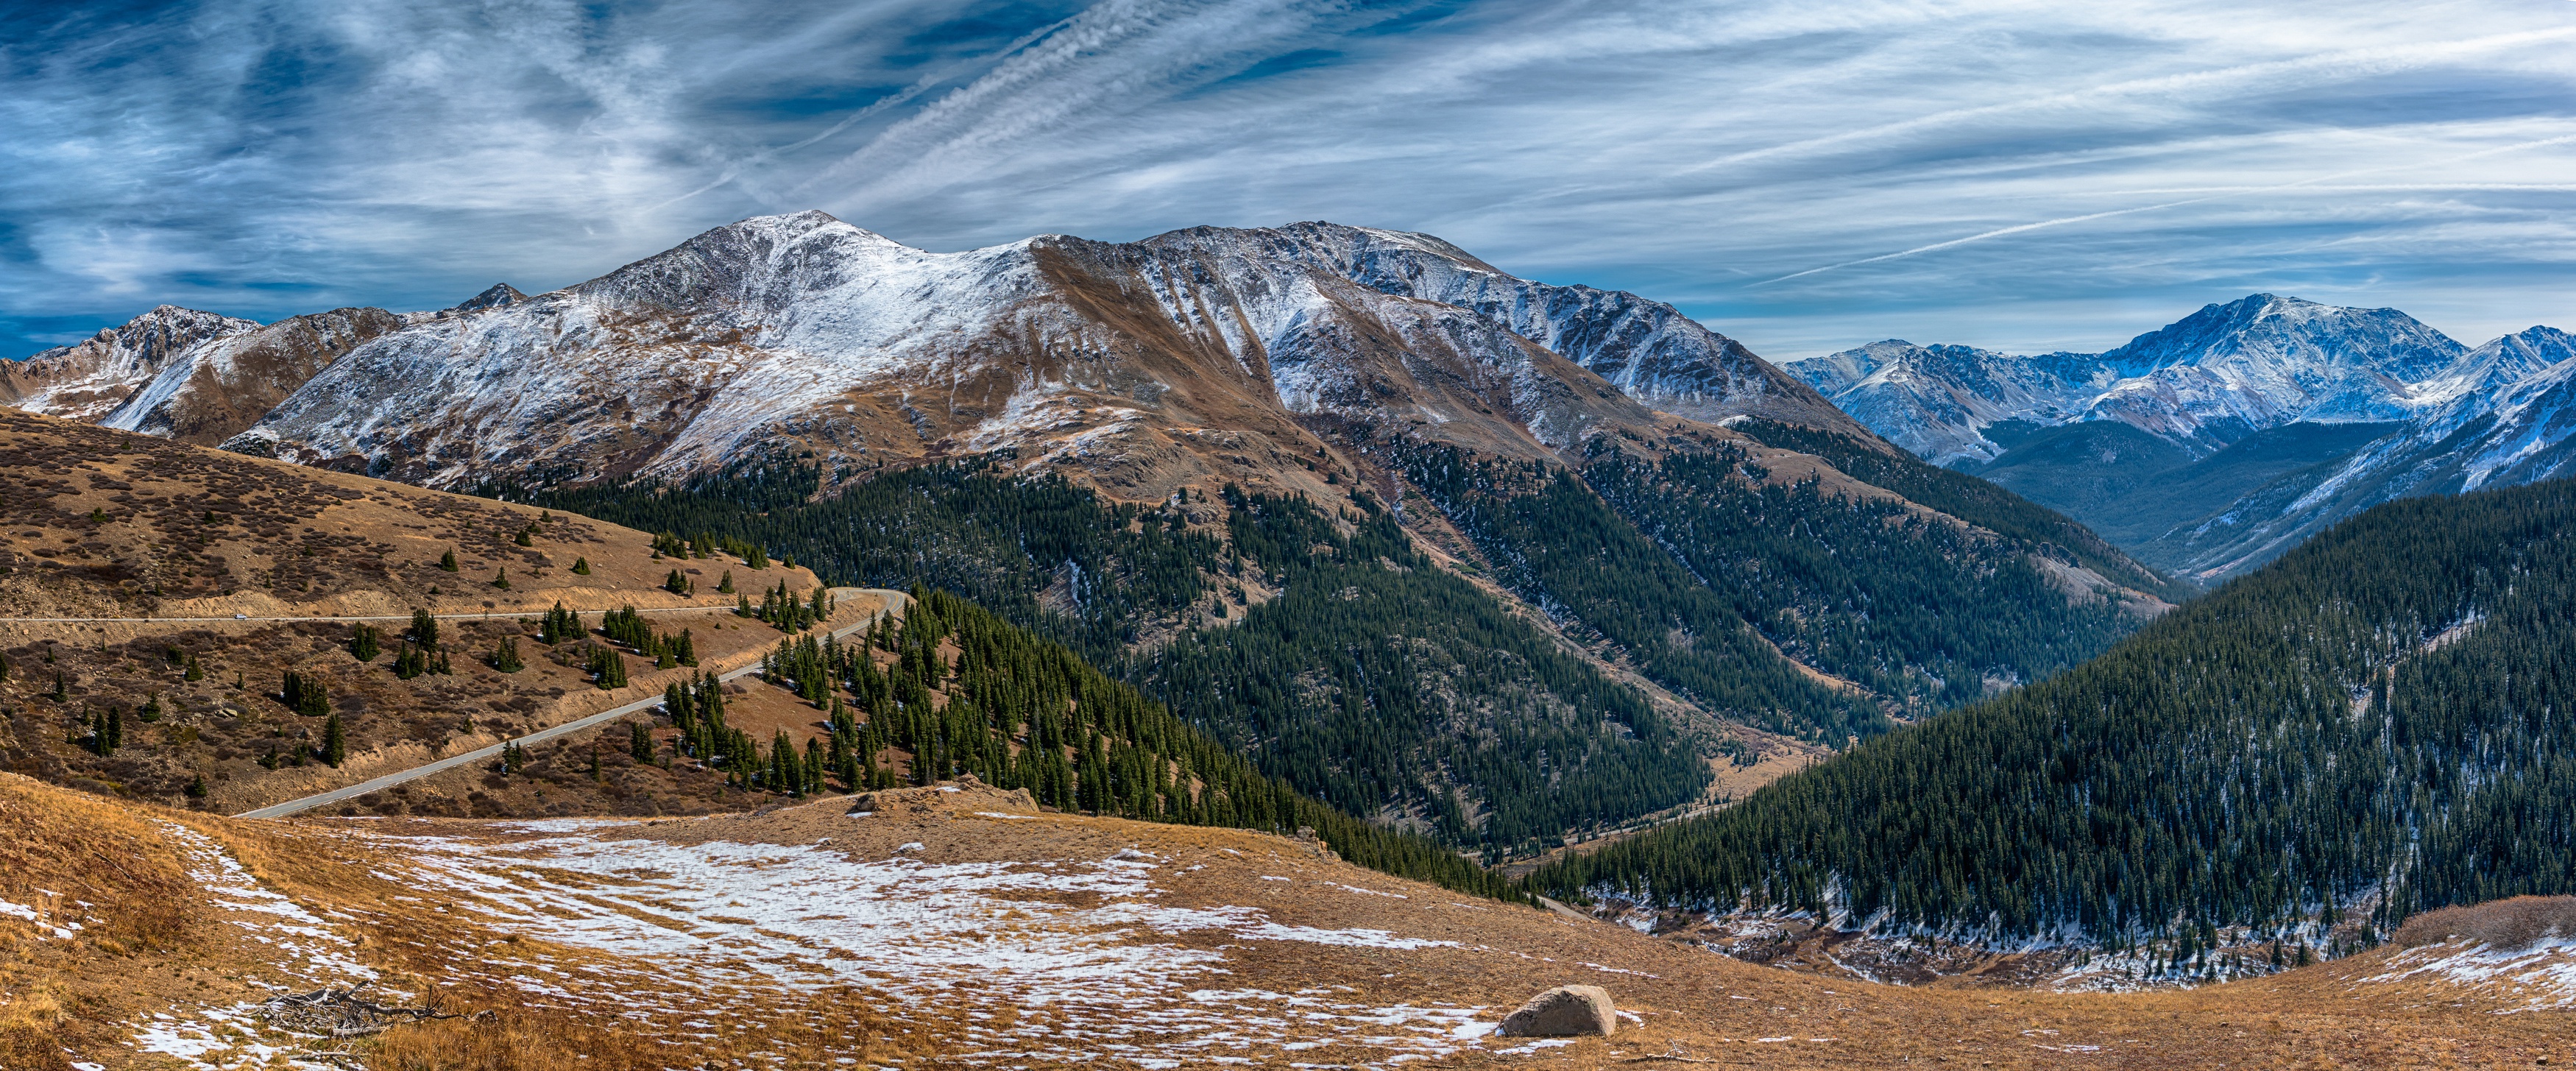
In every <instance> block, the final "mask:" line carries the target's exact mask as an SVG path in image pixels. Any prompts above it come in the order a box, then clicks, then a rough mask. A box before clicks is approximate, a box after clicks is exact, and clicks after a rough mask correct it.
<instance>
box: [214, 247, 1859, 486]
mask: <svg viewBox="0 0 2576 1071" xmlns="http://www.w3.org/2000/svg"><path fill="white" fill-rule="evenodd" d="M490 296H491V295H489V294H488V293H487V295H485V297H478V298H476V299H475V300H474V301H472V302H468V303H467V304H466V305H465V306H460V307H459V308H458V309H456V310H450V312H449V313H448V314H445V315H443V316H441V317H438V318H434V319H422V320H421V321H420V322H417V323H415V324H414V325H412V326H411V327H409V328H407V329H405V330H402V331H398V332H394V333H392V334H388V335H386V336H383V337H381V338H377V339H375V340H373V341H371V342H369V343H367V344H364V345H361V346H359V347H358V348H356V349H355V350H354V351H352V352H351V353H350V354H349V355H348V356H347V357H346V358H344V359H342V360H340V361H338V362H336V363H334V364H333V365H331V367H330V368H329V369H328V370H327V371H324V372H322V373H321V374H319V375H316V376H315V377H314V378H313V379H312V380H311V381H310V382H308V383H305V384H304V385H303V386H302V388H301V389H299V390H297V391H296V392H295V393H294V394H293V395H292V396H291V397H289V398H287V399H285V400H284V402H283V403H282V404H280V405H278V406H277V407H276V409H275V410H274V411H273V412H271V413H269V415H268V416H267V417H266V418H265V419H263V420H262V421H260V423H259V425H258V426H257V427H256V428H253V429H250V430H249V431H248V432H247V433H245V434H244V435H241V436H238V437H236V439H235V446H236V447H237V448H242V449H252V450H258V451H262V452H274V453H276V454H277V455H278V456H281V457H287V458H292V459H296V460H299V461H304V462H307V463H326V464H331V465H334V466H337V467H343V468H357V469H363V470H366V471H370V472H374V473H378V474H389V475H394V476H397V477H400V478H403V479H407V480H414V481H418V482H425V483H430V484H433V485H451V486H452V485H456V484H460V483H470V482H473V481H475V480H477V479H481V478H484V477H488V476H493V475H502V474H508V475H513V476H521V477H527V476H533V477H535V478H537V479H541V480H556V481H567V480H568V481H586V480H599V479H613V478H620V477H624V476H628V475H633V474H639V473H649V474H657V475H678V474H684V473H690V472H700V471H707V470H711V469H716V468H720V467H722V466H723V465H725V464H727V463H729V462H731V461H734V460H736V459H739V458H742V457H745V456H746V455H749V454H752V453H755V452H761V451H768V450H774V449H780V448H793V449H796V450H799V451H803V450H812V451H814V452H815V453H816V454H817V455H818V456H821V457H825V458H832V459H837V462H838V463H840V464H844V465H850V466H856V467H867V466H870V465H873V464H875V463H877V462H881V461H889V460H900V459H906V458H912V457H918V456H922V455H925V454H928V455H938V454H952V453H978V452H985V451H990V450H995V449H1001V448H1012V449H1016V450H1019V451H1020V452H1021V460H1022V462H1023V463H1024V464H1032V465H1034V464H1050V463H1062V464H1077V465H1082V466H1084V467H1085V469H1086V471H1088V472H1090V473H1091V474H1092V475H1093V476H1094V477H1095V478H1097V479H1099V480H1100V482H1101V483H1102V484H1103V485H1104V486H1105V487H1106V488H1107V489H1110V490H1113V491H1118V490H1133V491H1140V492H1145V493H1150V494H1159V493H1162V491H1161V490H1159V489H1167V488H1168V486H1169V485H1171V484H1173V483H1175V482H1177V481H1181V480H1186V479H1191V478H1195V477H1196V476H1199V475H1203V474H1205V473H1206V472H1207V471H1209V470H1210V469H1211V468H1224V467H1226V466H1227V465H1230V464H1232V465H1240V466H1246V467H1253V468H1276V467H1277V465H1278V464H1279V462H1280V461H1281V460H1282V459H1288V460H1290V461H1291V463H1293V459H1294V457H1296V456H1302V455H1307V454H1310V453H1311V452H1312V450H1313V448H1314V447H1315V445H1316V442H1315V440H1314V438H1313V434H1312V433H1311V432H1310V431H1309V430H1307V429H1306V428H1305V427H1304V424H1305V423H1311V422H1313V421H1315V420H1325V421H1348V422H1359V423H1362V424H1372V425H1376V424H1388V423H1390V422H1391V423H1393V424H1400V425H1406V426H1425V427H1430V428H1435V429H1437V430H1438V437H1443V438H1447V439H1449V440H1451V441H1456V442H1459V443H1461V444H1462V445H1472V446H1474V447H1476V448H1478V449H1481V450H1487V451H1499V452H1502V453H1505V454H1511V455H1520V456H1535V454H1537V453H1539V452H1542V451H1546V450H1551V449H1557V448H1562V447H1565V446H1568V445H1571V444H1573V443H1575V442H1577V441H1578V440H1579V439H1580V438H1581V437H1582V436H1583V435H1585V434H1586V433H1587V431H1589V430H1590V429H1592V428H1595V427H1598V426H1603V425H1604V424H1605V422H1607V424H1611V425H1642V424H1644V423H1648V422H1651V420H1652V419H1653V416H1652V414H1651V412H1650V411H1648V410H1647V409H1645V408H1644V407H1643V406H1641V405H1639V404H1638V402H1637V401H1636V400H1632V398H1631V397H1629V396H1626V395H1623V394H1622V393H1621V391H1622V390H1624V391H1626V392H1628V394H1631V395H1634V396H1635V398H1638V399H1648V400H1652V401H1653V402H1654V403H1655V404H1656V405H1658V406H1660V407H1665V408H1671V409H1675V410H1678V411H1682V412H1685V413H1689V414H1693V415H1701V416H1706V417H1711V418H1723V417H1726V416H1733V415H1738V414H1747V413H1750V414H1758V415H1763V416H1768V417H1773V418H1776V419H1781V420H1787V421H1792V422H1797V423H1803V424H1811V425H1817V426H1825V427H1833V428H1837V429H1843V430H1852V431H1858V430H1859V429H1858V427H1857V425H1853V424H1851V423H1850V422H1849V420H1848V418H1846V417H1844V416H1843V415H1842V414H1841V413H1839V412H1837V411H1835V410H1834V409H1833V407H1832V406H1831V405H1830V404H1829V403H1827V402H1826V401H1825V400H1824V399H1823V397H1822V396H1820V395H1818V394H1816V393H1815V392H1814V391H1813V390H1811V389H1809V388H1807V387H1806V386H1805V385H1804V384H1802V383H1799V382H1798V381H1796V380H1795V379H1792V378H1790V377H1788V376H1786V375H1784V374H1782V373H1780V372H1779V371H1778V370H1777V369H1774V368H1772V367H1771V366H1770V365H1768V364H1766V363H1764V362H1763V361H1762V360H1761V359H1760V358H1758V357H1755V356H1753V355H1752V354H1751V353H1749V352H1747V351H1745V350H1744V349H1743V347H1741V346H1739V345H1737V344H1736V343H1734V342H1733V341H1732V340H1730V339H1727V338H1725V337H1724V336H1722V335H1718V334H1716V333H1715V332H1712V331H1709V330H1707V329H1706V328H1703V327H1701V326H1699V325H1698V324H1696V323H1693V322H1691V321H1690V320H1688V319H1687V318H1685V317H1683V316H1681V315H1680V314H1679V313H1678V312H1676V311H1674V310H1673V309H1672V308H1671V307H1670V306H1668V305H1663V304H1661V303H1658V302H1651V301H1646V300H1644V299H1641V298H1638V297H1636V296H1634V295H1631V294H1624V293H1617V292H1609V291H1598V290H1592V289H1589V288H1583V287H1557V286H1548V285H1544V284H1539V283H1532V282H1529V281H1526V280H1521V279H1515V278H1513V277H1511V276H1508V275H1504V274H1503V273H1501V272H1499V271H1496V270H1494V269H1493V268H1492V267H1490V266H1488V265H1485V264H1484V263H1482V262H1481V261H1478V260H1476V259H1475V258H1473V257H1471V256H1468V255H1467V254H1466V253H1464V252H1462V251H1459V250H1457V249H1456V248H1455V247H1452V246H1450V245H1448V244H1447V243H1445V242H1442V241H1440V240H1438V239H1436V238H1431V237H1429V236H1425V235H1414V234H1401V233H1395V232H1387V231H1375V230H1367V229H1363V228H1355V227H1343V226H1336V225H1332V224H1322V223H1308V224H1299V225H1296V226H1294V227H1288V228H1280V229H1276V230H1222V229H1213V228H1200V229H1193V230H1188V231H1178V232H1173V233H1170V234H1166V235H1162V236H1159V237H1156V238H1152V239H1148V240H1146V241H1143V242H1138V243H1131V244H1113V243H1105V242H1094V241H1088V240H1085V239H1080V238H1072V237H1066V236H1059V235H1046V236H1041V237H1037V238H1031V239H1026V240H1023V241H1020V242H1014V243H1011V244H1009V245H1003V246H996V247H992V248H988V249H978V250H971V251H967V252H961V253H945V254H942V253H929V252H924V251H922V250H917V249H911V248H908V247H905V246H903V245H900V244H897V243H895V242H893V241H891V240H888V239H886V238H883V237H881V236H878V235H876V234H873V233H870V232H868V231H865V230H861V229H859V228H857V227H854V226H851V225H849V224H847V223H843V222H841V221H839V220H837V219H834V218H832V217H830V216H828V215H825V214H823V213H820V212H805V213H798V214H794V215H786V216H770V217H761V218H757V219H751V220H746V221H743V222H741V223H737V224H733V225H730V226H726V227H719V228H716V229H715V230H712V231H709V232H707V233H705V234H702V235H699V236H698V237H696V238H693V239H691V240H689V241H688V242H686V243H683V244H682V245H680V246H679V247H677V248H674V249H672V250H670V251H669V252H666V253H663V254H661V255H659V256H655V257H652V258H650V259H647V260H644V261H640V262H637V263H635V264H632V265H628V266H627V267H624V268H621V269H619V270H617V271H615V272H612V273H610V274H609V275H606V276H603V277H601V278H599V279H595V280H592V281H590V282H587V283H583V284H580V285H577V286H574V287H570V288H567V289H565V290H561V291H557V292H554V293H550V294H543V295H538V296H536V297H532V298H519V299H517V300H509V298H512V297H515V296H516V295H515V292H513V293H512V294H511V295H504V296H503V297H502V298H501V299H496V300H489V301H487V300H486V298H488V297H490ZM1595 373H1598V375H1596V374H1595ZM1605 377H1606V378H1607V379H1608V380H1609V382H1604V378H1605ZM1613 383H1615V384H1617V387H1616V388H1614V387H1613V386H1612V384H1613ZM1148 488H1155V489H1157V490H1150V491H1149V490H1147V489H1148Z"/></svg>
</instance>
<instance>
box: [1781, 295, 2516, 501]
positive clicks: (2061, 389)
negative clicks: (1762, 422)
mask: <svg viewBox="0 0 2576 1071" xmlns="http://www.w3.org/2000/svg"><path fill="white" fill-rule="evenodd" d="M2500 341H2501V340H2500ZM2530 362H2531V356H2530V354H2528V353H2527V352H2525V351H2521V350H2511V351H2508V350H2506V349H2503V348H2501V347H2499V344H2498V343H2489V344H2488V345H2487V346H2484V347H2480V348H2479V349H2477V350H2475V351H2472V350H2470V349H2468V348H2467V347H2465V346H2462V345H2460V344H2459V343H2458V342H2455V341H2452V340H2451V339H2450V338H2449V337H2448V336H2445V335H2443V334H2442V333H2441V332H2439V331H2436V330H2434V329H2432V328H2430V327H2427V326H2425V325H2424V324H2423V323H2421V322H2419V321H2417V320H2416V319H2415V318H2414V317H2411V316H2408V315H2406V314H2405V313H2402V312H2399V311H2397V310H2395V309H2347V308H2339V307H2336V306H2331V305H2320V304H2318V303H2316V302H2312V301H2301V300H2299V299H2297V298H2285V297H2278V296H2275V295H2272V294H2255V295H2252V296H2250V297H2245V298H2241V299H2239V300H2236V301H2233V302H2229V303H2227V304H2224V305H2208V306H2205V307H2203V308H2202V309H2201V310H2200V311H2198V312H2195V313H2193V314H2191V315H2190V316H2187V317H2184V318H2183V319H2181V320H2179V321H2177V322H2175V323H2173V324H2172V325H2170V326H2167V327H2164V328H2162V329H2160V330H2156V331H2151V332H2148V333H2146V334H2143V335H2140V336H2138V337H2137V338H2135V339H2132V340H2130V341H2129V343H2128V344H2127V345H2124V346H2121V347H2119V348H2117V349H2114V350H2111V351H2109V352H2107V353H2101V354H2080V353H2050V354H2043V355H2039V356H2030V357H2023V356H2014V355H2011V354H2004V353H1997V352H1995V351H1992V350H1980V349H1975V348H1972V347H1967V346H1916V345H1913V344H1912V343H1908V342H1903V341H1897V340H1890V341H1887V342H1879V343H1873V344H1871V345H1869V346H1864V347H1861V348H1859V349H1856V350H1846V351H1843V352H1841V353H1835V354H1828V355H1826V356H1823V357H1811V358H1806V359H1803V360H1798V361H1793V362H1790V363H1789V364H1788V365H1787V366H1786V367H1787V368H1788V369H1789V371H1790V372H1791V373H1792V374H1794V375H1797V376H1799V377H1800V378H1802V379H1805V380H1806V381H1807V382H1809V383H1811V384H1814V385H1815V386H1816V387H1818V388H1819V389H1821V390H1824V391H1825V392H1826V393H1827V395H1828V396H1829V397H1831V398H1832V399H1833V401H1834V402H1835V404H1837V405H1840V406H1842V407H1843V408H1844V411H1846V412H1849V413H1851V414H1853V415H1854V416H1855V417H1858V418H1859V419H1860V420H1861V422H1862V423H1864V424H1868V425H1869V426H1870V427H1871V429H1872V430H1874V431H1877V432H1878V433H1879V434H1880V435H1883V436H1886V437H1887V438H1888V439H1889V440H1890V441H1892V442H1898V443H1900V444H1906V445H1908V448H1909V449H1914V450H1915V452H1916V453H1918V454H1922V455H1923V456H1924V457H1926V458H1928V459H1931V460H1933V461H1934V462H1936V463H1940V464H1947V463H1950V462H1952V461H1955V460H1958V459H1961V458H1973V459H1975V460H1980V461H1983V460H1991V459H1992V458H1994V457H1995V456H1997V455H1999V454H2001V453H2002V452H2003V447H2002V446H2001V445H1999V444H1996V443H1994V442H1993V441H1991V440H1989V439H1987V438H1986V437H1985V436H1984V434H1983V432H1984V430H1985V429H1986V428H1988V427H1991V426H1992V425H1994V424H1996V423H2000V422H2002V421H2006V420H2022V421H2028V422H2030V423H2033V424H2038V425H2042V426H2046V425H2053V424H2065V423H2072V422H2077V421H2086V420H2118V421H2122V422H2124V423H2127V424H2130V425H2132V426H2135V427H2137V428H2139V429H2140V430H2143V431H2146V432H2149V433H2151V434H2154V435H2157V436H2159V437H2162V438H2165V439H2168V440H2171V441H2174V442H2176V443H2178V444H2180V445H2183V446H2184V447H2186V448H2187V449H2190V450H2192V451H2194V452H2195V453H2207V452H2209V451H2212V450H2216V449H2218V448H2220V447H2223V446H2225V445H2226V444H2228V443H2230V442H2234V441H2236V440H2237V439H2240V438H2243V437H2244V436H2245V435H2247V434H2249V433H2251V432H2255V431H2260V430H2263V429H2266V428H2274V427H2279V426H2281V425H2283V424H2287V423H2291V422H2294V421H2314V422H2320V423H2341V422H2351V421H2387V420H2406V419H2412V418H2413V417H2415V416H2416V415H2418V414H2421V413H2423V412H2426V411H2427V410H2430V409H2432V408H2435V407H2437V406H2440V405H2442V404H2443V403H2446V402H2449V401H2452V400H2454V399H2457V398H2460V397H2462V396H2463V395H2465V394H2468V393H2470V392H2473V391H2476V390H2479V389H2483V388H2485V387H2490V386H2493V385H2494V384H2495V383H2497V382H2498V381H2499V379H2498V377H2499V376H2503V377H2511V376H2514V375H2517V374H2520V373H2526V372H2528V371H2529V370H2530V369H2531V367H2532V366H2531V363H2530ZM1924 399H1938V401H1937V402H1931V401H1925V400H1924ZM1909 440H1910V442H1909ZM1911 443H1922V444H1924V446H1923V447H1922V448H1917V447H1914V446H1913V445H1911Z"/></svg>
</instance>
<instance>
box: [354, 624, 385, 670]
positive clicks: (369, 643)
mask: <svg viewBox="0 0 2576 1071" xmlns="http://www.w3.org/2000/svg"><path fill="white" fill-rule="evenodd" d="M383 642H384V637H383V636H382V635H381V634H380V633H378V632H377V630H376V626H374V625H367V624H361V625H359V626H357V627H356V628H355V629H352V630H351V631H350V636H349V653H350V654H352V655H356V656H357V658H358V661H361V662H373V661H375V660H376V656H377V655H378V654H381V653H383V651H384V647H383Z"/></svg>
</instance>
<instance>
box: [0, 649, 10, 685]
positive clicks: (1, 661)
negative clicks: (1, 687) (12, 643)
mask: <svg viewBox="0 0 2576 1071" xmlns="http://www.w3.org/2000/svg"><path fill="white" fill-rule="evenodd" d="M8 679H9V656H8V655H5V654H0V681H5V680H8Z"/></svg>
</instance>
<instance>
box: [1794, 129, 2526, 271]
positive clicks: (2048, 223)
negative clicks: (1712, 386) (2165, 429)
mask: <svg viewBox="0 0 2576 1071" xmlns="http://www.w3.org/2000/svg"><path fill="white" fill-rule="evenodd" d="M2569 142H2576V134H2568V135H2562V136H2560V137H2554V138H2542V139H2540V140H2538V141H2525V142H2518V143H2515V144H2512V145H2499V146H2497V147H2495V148H2492V149H2480V150H2478V151H2476V152H2473V153H2467V154H2464V155H2460V156H2454V157H2451V158H2449V159H2446V160H2424V161H2418V162H2415V163H2406V164H2393V165H2390V166H2387V167H2366V168H2362V169H2360V170H2357V171H2338V172H2335V173H2334V174H2331V175H2319V176H2317V177H2315V178H2307V179H2300V180H2299V181H2297V182H2284V183H2281V184H2279V185H2277V186H2256V187H2253V188H2251V189H2245V190H2237V191H2234V192H2230V193H2214V194H2211V195H2209V196H2207V197H2193V198H2189V199H2187V200H2181V201H2166V202H2164V203H2162V204H2152V205H2140V206H2138V207H2136V208H2115V209H2112V210H2110V211H2108V212H2089V213H2086V214H2084V215H2081V216H2065V217H2061V218H2058V219H2043V220H2040V221H2039V222H2036V223H2020V224H2015V225H2013V226H2010V227H1997V228H1995V229H1994V230H1990V231H1982V232H1979V233H1977V234H1971V235H1968V236H1967V237H1965V238H1952V239H1950V240H1948V241H1944V242H1934V243H1932V244H1930V245H1918V246H1915V247H1914V248H1912V249H1900V250H1897V251H1896V252H1893V253H1881V254H1879V255H1877V256H1874V257H1862V258H1861V259H1859V260H1846V261H1843V262H1842V263H1840V264H1827V265H1825V266H1823V267H1820V268H1809V269H1807V270H1805V271H1795V272H1790V273H1789V274H1787V275H1783V276H1780V277H1779V278H1776V279H1764V280H1762V281H1761V282H1758V283H1750V284H1747V285H1750V286H1769V285H1771V284H1773V283H1785V282H1788V281H1789V280H1791V279H1797V278H1801V277H1804V276H1809V275H1814V274H1816V273H1818V272H1828V271H1835V270H1838V269H1842V268H1855V267H1859V266H1860V265H1863V264H1876V263H1878V262H1880V261H1882V260H1896V259H1898V258H1900V257H1910V256H1916V255H1918V254H1923V253H1930V252H1935V251H1938V250H1942V249H1948V248H1950V247H1952V246H1959V245H1967V244H1968V243H1970V242H1982V241H1985V240H1986V239H1988V238H2001V237H2003V236H2005V235H2008V234H2020V233H2021V232H2023V231H2035V230H2039V229H2041V228H2043V227H2059V226H2064V225H2066V224H2069V223H2083V222H2085V221H2087V220H2096V219H2108V218H2110V217H2112V216H2126V215H2133V214H2136V213H2139V212H2154V211H2157V210H2160V209H2166V208H2181V207H2183V206H2184V205H2196V204H2201V203H2203V202H2207V201H2219V200H2225V199H2227V198H2230V197H2250V196H2253V195H2255V194H2258V193H2277V192H2279V191H2282V190H2292V189H2298V188H2300V187H2303V186H2314V185H2316V184H2318V183H2321V182H2333V181H2335V180H2336V179H2346V178H2351V177H2353V176H2355V175H2372V174H2378V173H2380V172H2383V171H2402V170H2406V169H2408V168H2415V167H2423V166H2426V165H2428V164H2457V163H2465V162H2467V161H2470V160H2476V159H2479V158H2481V157H2487V156H2494V155H2497V154H2499V153H2508V152H2520V151H2522V150H2524V149H2537V148H2541V147H2543V146H2548V145H2565V144H2567V143H2569Z"/></svg>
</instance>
